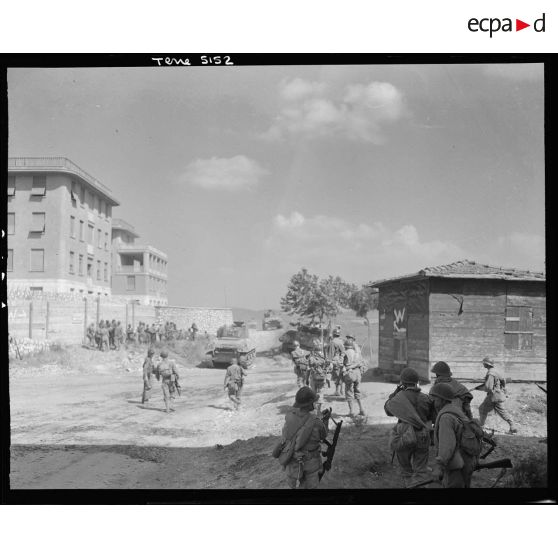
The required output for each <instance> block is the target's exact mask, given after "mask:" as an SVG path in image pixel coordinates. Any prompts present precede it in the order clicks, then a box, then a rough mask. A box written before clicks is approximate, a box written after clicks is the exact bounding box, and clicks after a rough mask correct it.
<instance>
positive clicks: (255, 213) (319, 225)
mask: <svg viewBox="0 0 558 558" xmlns="http://www.w3.org/2000/svg"><path fill="white" fill-rule="evenodd" d="M8 110H9V155H10V156H14V157H15V156H65V157H68V158H69V159H71V160H72V161H73V162H74V163H76V164H77V165H79V166H80V167H82V168H83V169H84V170H86V171H87V172H88V173H90V174H92V175H93V176H94V177H95V178H97V179H98V180H100V181H101V182H102V183H103V184H105V185H106V186H108V187H109V188H110V189H111V190H112V193H113V194H114V196H115V197H116V198H117V199H118V200H119V201H120V204H121V205H120V206H119V207H117V208H115V209H114V211H113V216H114V217H121V218H123V219H125V220H126V221H128V222H130V223H131V224H133V225H134V226H135V228H136V231H137V232H138V234H140V237H141V238H140V239H138V240H137V242H141V243H146V244H150V245H152V246H155V247H156V248H158V249H160V250H162V251H164V252H165V253H166V254H167V255H168V258H169V265H168V273H169V277H168V291H169V304H171V305H179V306H180V305H184V306H223V305H226V306H235V307H245V308H253V309H261V308H267V307H269V308H278V307H279V301H280V298H281V297H282V296H284V294H285V292H286V287H287V284H288V281H289V278H290V277H291V276H292V275H293V274H295V273H296V272H297V271H299V270H300V269H301V268H302V267H306V268H307V269H308V270H309V271H310V272H312V273H315V274H317V275H319V276H321V277H322V276H324V277H325V276H327V275H339V276H341V277H342V278H343V279H345V280H347V281H350V282H352V283H356V284H358V285H361V284H364V283H367V282H369V281H371V280H377V279H383V278H389V277H394V276H397V275H402V274H409V273H413V272H416V271H418V270H419V269H422V268H424V267H426V266H430V265H441V264H447V263H451V262H454V261H458V260H462V259H470V260H474V261H477V262H480V263H485V264H489V265H497V266H505V267H516V268H521V269H531V270H543V269H544V259H545V242H544V234H545V228H544V227H545V223H544V83H543V66H542V65H541V64H484V65H483V64H477V65H461V64H455V65H444V64H440V65H414V64H409V65H377V66H372V65H340V66H261V67H258V66H254V67H235V66H232V67H230V66H229V67H174V68H168V67H161V68H158V67H154V68H76V69H67V68H64V69H62V68H59V69H56V68H55V69H52V68H50V69H46V68H26V69H9V70H8Z"/></svg>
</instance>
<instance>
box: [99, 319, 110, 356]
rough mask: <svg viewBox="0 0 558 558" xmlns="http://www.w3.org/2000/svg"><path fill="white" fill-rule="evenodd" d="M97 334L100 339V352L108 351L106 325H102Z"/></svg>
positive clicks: (107, 329)
mask: <svg viewBox="0 0 558 558" xmlns="http://www.w3.org/2000/svg"><path fill="white" fill-rule="evenodd" d="M99 334H100V337H101V341H100V345H101V347H100V348H101V351H104V350H105V348H106V350H107V351H108V350H109V349H110V345H109V328H108V324H105V325H103V327H101V328H100V330H99Z"/></svg>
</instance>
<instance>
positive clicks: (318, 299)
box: [281, 268, 357, 346]
mask: <svg viewBox="0 0 558 558" xmlns="http://www.w3.org/2000/svg"><path fill="white" fill-rule="evenodd" d="M356 289H357V287H356V286H355V285H352V284H350V283H346V282H345V281H344V280H343V279H341V277H339V276H337V277H333V276H332V275H330V276H329V277H327V278H326V279H320V278H319V277H318V276H317V275H312V274H310V273H309V272H308V270H307V269H306V268H302V269H301V270H300V271H299V272H298V273H296V274H295V275H293V276H292V277H291V280H290V281H289V284H288V286H287V294H286V295H285V296H284V297H283V298H282V299H281V309H282V310H283V311H284V312H287V313H289V314H291V315H293V314H296V315H297V316H299V317H300V318H301V321H302V322H304V321H306V322H307V324H312V323H313V322H315V321H316V320H317V321H319V322H320V329H321V341H322V346H323V326H324V323H325V321H326V320H331V319H332V318H334V317H335V316H337V314H339V312H340V311H341V309H342V308H349V307H350V306H349V302H350V300H351V296H352V295H353V293H354V292H355V291H356Z"/></svg>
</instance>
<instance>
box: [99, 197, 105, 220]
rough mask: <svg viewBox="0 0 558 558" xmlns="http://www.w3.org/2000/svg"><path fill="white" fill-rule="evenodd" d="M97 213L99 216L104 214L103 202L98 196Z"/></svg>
mask: <svg viewBox="0 0 558 558" xmlns="http://www.w3.org/2000/svg"><path fill="white" fill-rule="evenodd" d="M99 214H100V216H101V217H104V216H105V202H104V200H102V199H101V198H99Z"/></svg>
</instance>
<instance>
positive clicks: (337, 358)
mask: <svg viewBox="0 0 558 558" xmlns="http://www.w3.org/2000/svg"><path fill="white" fill-rule="evenodd" d="M329 356H330V359H331V361H332V364H333V368H332V371H331V378H332V380H333V381H334V383H335V395H336V396H342V395H343V374H342V371H343V358H344V357H345V345H344V343H343V341H342V340H341V333H340V332H339V330H337V329H335V330H333V333H332V339H331V341H330V344H329Z"/></svg>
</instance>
